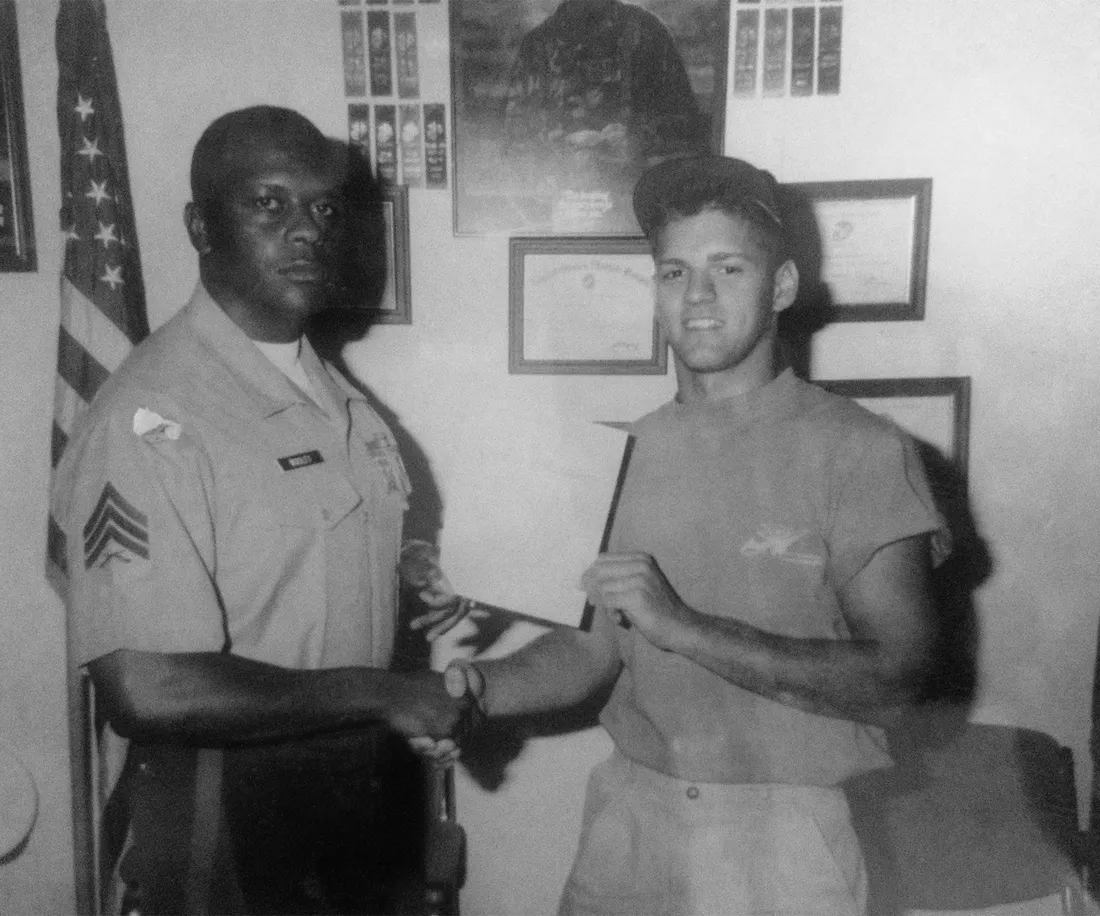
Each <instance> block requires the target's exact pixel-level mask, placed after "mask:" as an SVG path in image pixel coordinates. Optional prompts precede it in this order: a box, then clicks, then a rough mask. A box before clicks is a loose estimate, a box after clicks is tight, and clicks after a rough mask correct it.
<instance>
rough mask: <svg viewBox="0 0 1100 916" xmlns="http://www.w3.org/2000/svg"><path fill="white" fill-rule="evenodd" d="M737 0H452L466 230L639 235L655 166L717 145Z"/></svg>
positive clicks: (461, 214)
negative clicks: (650, 168)
mask: <svg viewBox="0 0 1100 916" xmlns="http://www.w3.org/2000/svg"><path fill="white" fill-rule="evenodd" d="M728 43H729V0H632V2H630V3H624V2H622V0H507V2H501V0H452V3H451V81H452V89H453V99H454V104H453V106H452V110H453V112H454V129H453V130H452V132H451V135H452V137H453V143H454V171H455V180H454V203H455V206H454V214H455V216H454V229H455V233H456V234H458V235H489V234H504V235H570V236H575V235H596V236H607V235H637V234H638V231H639V230H638V226H637V223H636V222H635V220H634V214H633V211H632V208H631V205H630V194H631V190H632V189H633V186H634V183H635V181H636V180H637V177H638V175H640V174H641V172H642V170H643V169H644V168H645V167H646V166H647V165H648V164H651V163H653V162H656V161H658V160H660V159H662V158H665V157H667V156H670V155H674V154H677V153H683V152H687V151H691V150H696V149H707V148H709V149H714V150H720V149H721V146H722V138H723V133H724V130H725V124H724V116H725V108H726V60H727V50H728V48H727V46H728Z"/></svg>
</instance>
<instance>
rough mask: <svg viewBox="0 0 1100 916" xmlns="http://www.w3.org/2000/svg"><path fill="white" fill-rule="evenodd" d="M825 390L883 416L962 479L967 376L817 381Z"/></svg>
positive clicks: (966, 435) (966, 455) (966, 452)
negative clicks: (948, 465)
mask: <svg viewBox="0 0 1100 916" xmlns="http://www.w3.org/2000/svg"><path fill="white" fill-rule="evenodd" d="M814 384H815V385H819V386H820V387H822V388H824V389H825V390H826V391H832V392H833V393H834V394H842V395H844V396H845V397H849V398H852V399H853V400H854V401H856V402H858V403H859V404H862V405H863V406H864V407H866V408H867V409H868V410H870V411H872V412H873V413H877V414H879V415H880V416H884V417H888V418H889V419H891V420H893V422H895V423H896V424H897V425H898V426H900V427H901V428H902V429H904V430H905V431H906V432H908V433H909V434H910V435H911V436H913V438H915V439H917V440H918V441H919V442H922V443H925V444H926V445H929V446H931V447H932V448H934V449H935V450H936V452H938V453H939V454H940V455H941V456H942V457H943V458H945V459H947V461H948V462H949V463H950V464H951V465H953V466H954V468H955V469H956V470H957V471H958V473H959V475H960V476H961V478H962V479H963V480H965V479H966V474H967V465H968V458H969V440H970V377H969V376H948V377H940V378H882V379H822V380H818V379H815V380H814Z"/></svg>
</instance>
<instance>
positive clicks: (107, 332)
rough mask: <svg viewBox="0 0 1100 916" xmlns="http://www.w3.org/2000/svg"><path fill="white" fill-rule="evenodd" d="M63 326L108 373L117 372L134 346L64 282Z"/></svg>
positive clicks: (103, 315)
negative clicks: (93, 355)
mask: <svg viewBox="0 0 1100 916" xmlns="http://www.w3.org/2000/svg"><path fill="white" fill-rule="evenodd" d="M61 324H62V325H63V326H64V328H65V330H66V331H68V332H69V334H71V335H72V337H73V338H74V339H75V340H76V341H78V342H79V343H80V344H81V346H83V347H84V349H85V350H87V351H88V352H90V353H93V354H95V358H96V359H97V360H98V361H99V363H100V365H102V366H103V367H104V368H105V369H107V370H109V371H111V372H114V371H115V369H117V368H118V367H119V366H121V365H122V361H123V360H124V359H125V358H126V356H127V354H128V353H129V352H130V350H131V349H132V348H133V344H131V343H130V340H129V339H128V338H127V337H126V335H125V334H124V333H123V332H122V331H120V330H119V329H118V327H117V326H116V324H115V323H114V322H113V321H110V320H109V319H108V318H107V316H106V315H105V314H104V313H103V312H101V311H100V310H99V309H98V308H97V307H96V306H95V305H94V304H93V303H92V302H91V301H89V300H88V298H87V297H86V296H85V295H84V293H83V292H81V291H80V290H79V289H77V288H76V287H75V286H73V284H72V283H71V282H70V281H69V279H68V278H67V277H62V279H61Z"/></svg>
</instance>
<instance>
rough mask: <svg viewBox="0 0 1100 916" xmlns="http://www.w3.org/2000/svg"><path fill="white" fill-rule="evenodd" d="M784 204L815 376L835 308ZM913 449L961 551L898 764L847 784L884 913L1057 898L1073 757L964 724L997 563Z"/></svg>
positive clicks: (945, 581)
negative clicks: (985, 589) (816, 353)
mask: <svg viewBox="0 0 1100 916" xmlns="http://www.w3.org/2000/svg"><path fill="white" fill-rule="evenodd" d="M780 205H781V207H782V208H783V212H784V220H785V222H786V223H787V225H788V227H789V229H790V230H791V235H792V249H791V256H792V257H793V258H794V260H795V262H796V263H797V264H798V268H799V275H800V289H799V296H798V299H797V300H796V302H795V304H794V306H792V308H790V309H788V310H787V311H786V312H784V313H783V315H782V317H781V322H780V333H781V335H782V339H783V356H784V358H785V359H786V361H787V363H788V364H789V365H791V366H792V367H793V368H794V369H795V371H796V372H797V373H798V374H799V375H801V376H802V377H803V378H806V377H808V372H809V367H810V347H809V342H810V339H811V337H812V335H813V333H814V332H815V331H817V330H819V329H820V328H821V327H823V325H824V324H825V321H826V319H825V315H826V312H827V309H828V307H829V306H830V305H831V302H832V299H831V296H830V293H829V289H828V286H827V285H826V284H825V283H824V282H823V281H822V278H821V267H822V258H821V251H822V249H821V239H820V235H819V232H818V228H817V223H816V220H815V218H814V214H813V209H812V206H811V205H810V202H809V200H808V199H807V198H805V197H804V196H802V195H800V194H799V193H798V191H797V190H796V189H794V188H790V187H781V189H780ZM917 447H918V451H919V452H920V456H921V459H922V461H923V463H924V466H925V470H926V472H927V475H928V480H929V484H930V485H931V489H932V495H933V498H934V499H935V502H936V507H937V509H938V510H939V512H940V514H941V515H942V516H943V518H944V520H945V522H946V527H947V529H948V531H949V532H950V541H951V553H950V554H949V555H948V556H947V558H946V559H945V561H944V562H943V563H942V564H941V565H940V566H939V567H938V568H937V569H936V570H935V573H934V577H933V589H934V597H935V600H936V609H937V613H938V621H937V622H938V632H937V651H936V656H935V659H936V660H935V669H934V672H933V675H932V677H931V678H930V680H929V685H928V689H927V692H926V696H925V697H924V702H923V703H922V705H921V706H920V708H919V709H918V710H916V711H915V712H914V713H913V714H912V715H911V716H910V717H909V718H908V719H907V720H906V721H905V722H904V723H902V724H901V725H900V726H898V727H897V728H895V729H893V730H891V731H890V732H889V733H888V735H887V741H888V743H889V747H890V752H891V754H892V755H893V757H894V760H895V766H894V768H893V769H890V770H883V771H879V772H874V773H868V774H864V775H862V776H859V777H856V778H854V779H852V780H851V781H850V782H849V784H848V785H846V786H845V788H846V790H847V793H848V798H849V801H850V803H851V806H852V812H853V817H854V819H855V823H856V829H857V832H858V833H859V835H860V840H861V842H862V844H863V847H864V853H865V856H866V858H867V867H868V879H869V891H870V894H869V898H870V899H869V906H868V912H870V913H873V914H875V916H892V914H900V913H903V912H905V911H906V910H910V909H929V910H969V909H978V908H983V907H990V906H995V905H997V904H1002V903H1014V902H1017V901H1025V900H1034V899H1037V898H1040V897H1044V896H1047V895H1050V894H1053V893H1057V892H1059V891H1061V889H1062V888H1063V887H1064V885H1065V883H1066V881H1067V879H1068V878H1070V877H1071V876H1073V875H1074V874H1076V873H1079V870H1080V866H1081V859H1082V856H1081V842H1080V836H1081V835H1080V833H1079V828H1078V817H1077V793H1076V788H1075V779H1074V762H1073V753H1072V751H1071V750H1070V749H1068V748H1065V747H1062V746H1061V745H1060V744H1059V743H1058V742H1057V741H1055V740H1054V739H1053V738H1052V737H1051V736H1049V735H1046V734H1043V733H1042V732H1038V731H1033V730H1030V729H1024V728H1016V727H1012V726H1008V725H984V724H980V723H974V722H970V721H968V716H969V713H970V706H971V703H972V701H973V697H974V692H975V689H976V686H977V662H976V659H977V650H978V640H979V637H980V634H979V631H978V625H977V616H976V611H975V607H974V600H973V596H974V592H975V591H976V590H977V588H978V587H979V586H980V585H981V584H982V583H983V582H984V581H985V580H986V579H988V577H989V576H990V574H991V573H992V571H993V559H992V557H991V556H990V553H989V550H988V547H987V545H986V544H985V542H984V541H983V539H982V537H981V535H980V533H979V531H978V529H977V525H976V523H975V520H974V515H973V512H972V510H971V507H970V503H969V498H968V493H967V489H968V488H967V481H966V479H965V478H964V476H963V474H962V473H961V471H960V470H959V468H958V467H957V466H956V465H955V464H954V463H953V462H952V461H950V460H949V459H948V458H946V457H945V456H944V455H943V454H942V453H941V452H939V451H938V450H937V449H936V448H934V447H933V446H931V445H929V444H928V443H925V442H920V441H918V443H917Z"/></svg>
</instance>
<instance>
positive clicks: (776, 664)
mask: <svg viewBox="0 0 1100 916" xmlns="http://www.w3.org/2000/svg"><path fill="white" fill-rule="evenodd" d="M928 569H929V561H928V543H927V537H926V536H921V537H913V538H906V539H904V540H901V541H898V542H896V543H894V544H889V545H887V546H885V547H883V548H882V549H880V550H879V551H878V552H877V553H875V555H874V556H873V557H872V558H871V560H870V562H868V564H867V565H866V566H865V567H864V568H863V569H862V570H861V571H860V572H859V573H857V574H856V575H855V576H854V577H853V578H852V580H851V581H850V582H848V583H847V584H846V585H844V586H843V587H842V588H841V589H840V594H839V598H840V603H841V608H842V611H843V614H844V617H845V619H846V620H847V622H848V626H849V629H850V630H851V634H852V638H851V639H849V640H833V639H799V638H794V637H790V636H782V635H779V634H776V633H771V632H768V631H766V630H762V629H760V628H758V627H754V626H750V625H749V624H747V623H744V622H742V621H739V620H736V619H728V618H720V617H714V616H712V615H708V614H705V613H702V612H700V611H697V610H695V609H693V608H690V607H688V606H687V605H686V604H684V602H683V601H681V600H680V598H679V596H678V595H677V594H676V592H675V591H674V590H673V589H672V587H671V586H670V585H669V583H668V581H667V580H666V579H665V578H664V576H663V575H662V574H661V572H660V570H659V569H658V568H657V566H656V563H655V562H654V561H653V560H652V558H651V557H648V556H647V555H644V554H607V555H604V556H603V557H601V558H600V559H599V560H598V561H597V563H596V564H595V565H594V566H593V567H592V568H591V569H590V570H589V572H588V573H587V574H586V582H587V585H588V589H589V596H590V597H591V598H592V600H593V601H596V602H598V603H599V604H600V605H601V606H602V607H603V608H605V609H606V610H609V611H611V612H619V613H622V615H623V616H624V617H626V618H627V619H629V620H630V622H631V623H632V624H633V625H634V626H636V627H638V628H639V630H640V631H641V633H642V635H643V636H645V638H646V639H648V640H649V641H650V642H652V643H653V644H654V645H656V646H657V647H658V648H661V649H664V650H666V651H669V652H677V653H679V654H680V655H683V656H684V657H686V658H689V659H691V660H692V661H695V662H697V663H698V664H700V665H702V666H703V667H705V668H707V669H709V670H710V671H713V672H714V673H715V674H718V675H719V676H721V677H723V678H725V679H726V680H727V681H729V682H730V683H732V684H736V685H737V686H738V687H743V688H744V689H746V690H751V691H752V692H753V693H757V694H759V695H761V696H764V697H767V698H769V699H772V700H776V701H778V702H781V703H785V704H787V705H789V706H794V707H797V708H799V709H803V710H806V711H808V712H813V713H817V714H819V715H825V716H832V717H835V718H841V719H849V720H854V721H859V722H866V723H868V724H873V725H890V724H892V723H893V722H894V721H896V719H897V717H898V716H899V715H900V714H901V712H902V711H903V710H904V708H905V707H906V706H907V705H908V704H910V703H912V702H913V701H914V700H915V699H916V698H917V697H918V696H919V694H920V692H921V690H922V688H923V686H924V681H925V678H926V677H927V673H928V670H929V667H930V661H931V649H932V641H933V640H932V637H933V623H932V619H933V616H932V603H931V598H930V595H929V587H928Z"/></svg>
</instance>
